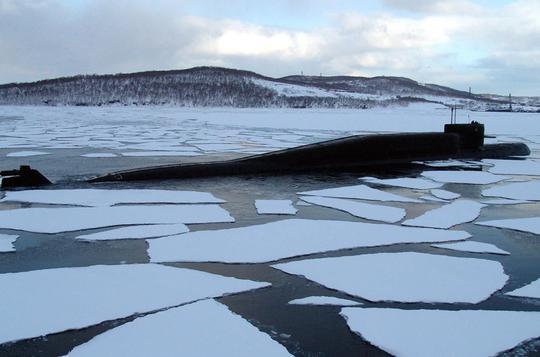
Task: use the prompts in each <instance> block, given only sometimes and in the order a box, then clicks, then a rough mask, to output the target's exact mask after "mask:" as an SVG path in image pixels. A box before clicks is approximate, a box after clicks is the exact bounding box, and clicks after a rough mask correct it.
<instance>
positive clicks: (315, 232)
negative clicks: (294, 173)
mask: <svg viewBox="0 0 540 357" xmlns="http://www.w3.org/2000/svg"><path fill="white" fill-rule="evenodd" d="M469 237H470V234H469V233H467V232H463V231H444V230H438V229H429V228H412V227H401V226H394V225H388V224H372V223H363V222H345V221H329V220H308V219H287V220H282V221H277V222H271V223H266V224H261V225H255V226H249V227H240V228H231V229H221V230H213V231H198V232H190V233H185V234H183V235H181V236H179V237H176V236H171V237H165V238H158V239H152V240H149V241H148V245H149V248H148V255H149V256H150V259H151V261H153V262H174V261H197V262H210V261H213V262H227V263H263V262H269V261H274V260H278V259H283V258H289V257H295V256H300V255H306V254H314V253H320V252H326V251H333V250H339V249H349V248H355V247H375V246H383V245H391V244H400V243H434V242H445V241H459V240H463V239H467V238H469Z"/></svg>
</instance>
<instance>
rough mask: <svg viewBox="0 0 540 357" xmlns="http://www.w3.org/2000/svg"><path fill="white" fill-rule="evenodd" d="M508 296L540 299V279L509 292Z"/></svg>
mask: <svg viewBox="0 0 540 357" xmlns="http://www.w3.org/2000/svg"><path fill="white" fill-rule="evenodd" d="M506 295H512V296H519V297H528V298H537V299H540V279H537V280H535V281H533V282H532V283H530V284H528V285H525V286H523V287H521V288H519V289H516V290H513V291H510V292H507V293H506Z"/></svg>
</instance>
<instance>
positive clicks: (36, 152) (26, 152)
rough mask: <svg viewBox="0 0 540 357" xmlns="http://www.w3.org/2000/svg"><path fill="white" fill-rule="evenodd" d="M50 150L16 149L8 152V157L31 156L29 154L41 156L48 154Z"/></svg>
mask: <svg viewBox="0 0 540 357" xmlns="http://www.w3.org/2000/svg"><path fill="white" fill-rule="evenodd" d="M48 154H49V153H48V152H44V151H16V152H10V153H8V154H6V156H7V157H29V156H39V155H48Z"/></svg>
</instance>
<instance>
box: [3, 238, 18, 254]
mask: <svg viewBox="0 0 540 357" xmlns="http://www.w3.org/2000/svg"><path fill="white" fill-rule="evenodd" d="M17 238H19V236H16V235H11V234H0V252H14V251H15V247H14V246H13V243H15V241H16V240H17Z"/></svg>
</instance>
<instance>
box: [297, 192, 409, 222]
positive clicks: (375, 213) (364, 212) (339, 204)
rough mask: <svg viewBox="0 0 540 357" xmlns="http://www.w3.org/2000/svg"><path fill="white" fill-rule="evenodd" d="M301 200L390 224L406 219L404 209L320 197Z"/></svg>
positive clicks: (305, 197)
mask: <svg viewBox="0 0 540 357" xmlns="http://www.w3.org/2000/svg"><path fill="white" fill-rule="evenodd" d="M300 198H301V199H302V200H304V201H306V202H308V203H312V204H315V205H319V206H324V207H329V208H335V209H337V210H340V211H344V212H347V213H350V214H352V215H353V216H356V217H360V218H365V219H372V220H375V221H382V222H388V223H395V222H398V221H400V220H401V219H402V218H403V217H405V214H406V212H405V210H404V209H403V208H398V207H388V206H381V205H374V204H370V203H364V202H358V201H352V200H346V199H342V198H332V197H318V196H304V197H300Z"/></svg>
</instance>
